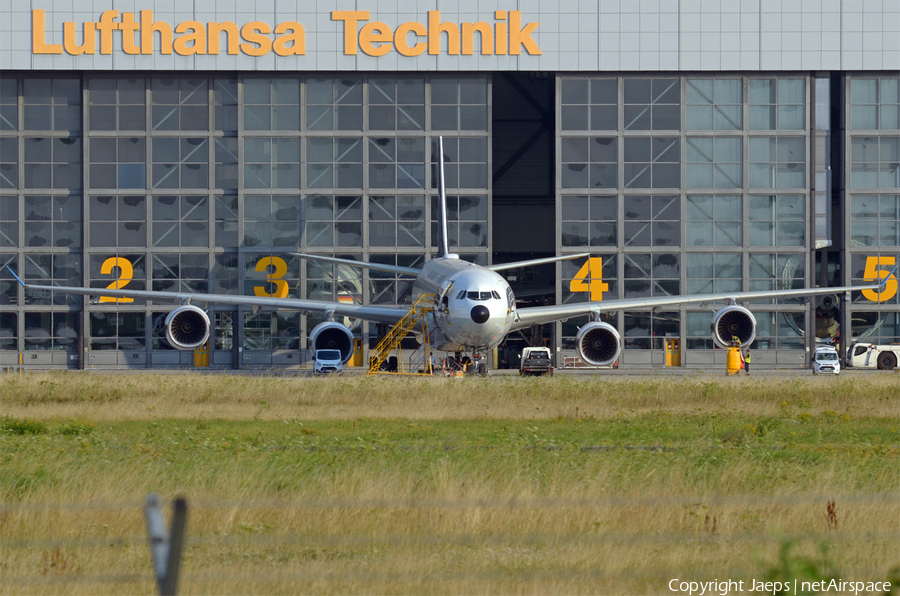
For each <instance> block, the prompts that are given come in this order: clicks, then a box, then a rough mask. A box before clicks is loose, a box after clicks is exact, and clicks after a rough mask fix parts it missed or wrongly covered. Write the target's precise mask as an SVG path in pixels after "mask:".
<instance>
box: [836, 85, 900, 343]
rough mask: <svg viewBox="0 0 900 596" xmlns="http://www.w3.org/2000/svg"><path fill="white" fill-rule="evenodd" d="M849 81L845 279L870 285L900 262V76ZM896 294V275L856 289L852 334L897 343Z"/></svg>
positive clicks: (899, 297) (899, 335)
mask: <svg viewBox="0 0 900 596" xmlns="http://www.w3.org/2000/svg"><path fill="white" fill-rule="evenodd" d="M847 85H848V87H849V90H848V93H847V94H846V95H847V105H846V106H845V109H846V111H847V113H848V114H849V119H848V126H847V130H846V133H845V142H846V144H847V155H846V157H845V159H846V161H845V163H844V168H845V171H846V172H847V173H848V176H849V183H848V184H847V186H848V190H847V197H846V202H845V205H846V217H845V219H844V221H843V224H844V233H845V235H846V238H847V239H848V242H847V252H848V254H847V259H846V263H847V267H846V268H845V269H844V281H845V283H852V284H862V283H872V282H873V281H880V280H881V279H883V278H885V277H887V276H888V275H889V272H890V271H891V270H892V269H894V267H896V266H897V264H898V263H900V124H898V111H900V105H898V104H900V95H898V93H900V91H898V89H900V78H898V77H896V76H882V77H874V76H871V75H865V76H864V75H859V76H850V77H848V81H847ZM898 294H900V292H898V284H897V277H896V274H895V275H894V276H891V277H890V278H889V279H888V280H887V283H886V284H885V286H884V288H883V290H882V291H881V292H877V291H874V290H868V291H861V292H854V293H853V295H852V296H851V304H850V313H849V319H850V331H851V334H852V336H853V337H854V338H856V339H860V340H861V341H867V342H870V343H891V342H900V327H898V323H900V318H898V312H900V306H898V305H900V295H898Z"/></svg>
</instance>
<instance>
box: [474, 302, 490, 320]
mask: <svg viewBox="0 0 900 596" xmlns="http://www.w3.org/2000/svg"><path fill="white" fill-rule="evenodd" d="M490 318H491V311H489V310H488V307H486V306H482V305H480V304H479V305H478V306H476V307H475V308H473V309H472V320H473V321H475V322H476V323H478V324H479V325H480V324H482V323H487V320H488V319H490Z"/></svg>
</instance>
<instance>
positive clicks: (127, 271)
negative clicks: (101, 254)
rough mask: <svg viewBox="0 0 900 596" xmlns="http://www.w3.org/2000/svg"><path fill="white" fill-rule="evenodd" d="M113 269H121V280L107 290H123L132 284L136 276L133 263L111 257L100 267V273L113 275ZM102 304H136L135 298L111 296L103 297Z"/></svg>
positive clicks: (101, 298)
mask: <svg viewBox="0 0 900 596" xmlns="http://www.w3.org/2000/svg"><path fill="white" fill-rule="evenodd" d="M113 267H118V268H119V278H118V279H117V280H116V281H114V282H112V283H111V284H109V285H108V286H106V289H107V290H121V289H122V288H124V287H125V286H127V285H128V284H129V283H130V282H131V278H132V277H133V276H134V267H133V266H132V264H131V261H129V260H128V259H126V258H124V257H109V258H108V259H106V260H105V261H103V264H102V265H101V266H100V273H102V274H103V275H109V274H110V273H112V270H113ZM100 302H134V298H111V297H109V296H101V297H100Z"/></svg>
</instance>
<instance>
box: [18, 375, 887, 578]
mask: <svg viewBox="0 0 900 596" xmlns="http://www.w3.org/2000/svg"><path fill="white" fill-rule="evenodd" d="M751 381H752V382H751ZM898 381H900V379H898V377H897V376H896V375H877V374H876V375H872V376H870V377H862V378H859V377H858V378H853V379H818V378H812V377H804V378H790V379H777V378H772V379H752V380H751V379H722V378H713V377H705V376H698V377H696V378H679V379H671V378H659V377H654V378H648V379H641V380H638V381H635V380H628V379H623V378H621V377H615V378H612V377H606V378H595V377H569V378H566V377H557V378H555V379H519V378H499V379H488V380H483V379H466V380H462V381H460V380H455V379H386V378H376V379H365V378H346V379H284V378H260V377H232V376H195V375H95V374H47V375H28V376H24V377H13V378H3V379H2V380H0V407H2V413H3V414H4V415H5V416H8V417H9V418H6V420H7V421H12V422H10V424H7V428H15V429H19V430H22V432H24V433H25V434H21V435H19V434H14V433H13V432H12V431H6V432H0V462H2V463H0V466H2V470H3V472H2V473H0V491H2V492H0V500H2V503H3V504H4V505H2V506H0V541H2V546H3V548H2V549H0V594H22V593H32V594H43V593H60V594H83V593H92V594H119V593H153V592H154V591H155V586H154V584H153V581H152V574H151V566H150V556H149V548H148V547H147V544H146V537H145V532H146V531H145V524H144V520H143V513H142V510H141V503H142V500H143V498H144V497H145V496H146V495H147V494H148V493H149V492H153V491H158V492H160V493H161V494H163V495H166V496H167V497H171V496H174V495H176V494H185V495H186V496H187V497H188V500H189V509H190V513H189V522H188V534H189V539H190V541H189V543H188V547H187V549H186V551H185V555H184V564H183V579H182V582H181V587H180V588H181V589H180V593H183V594H219V593H228V594H231V593H254V594H256V593H285V594H294V593H323V594H347V593H383V594H410V593H416V594H418V593H433V594H499V593H504V594H507V593H508V594H535V593H537V594H545V593H566V594H576V593H577V594H611V593H616V594H622V593H627V594H644V593H648V594H649V593H660V594H662V593H670V592H669V590H668V587H667V584H668V581H669V580H670V579H672V578H676V577H677V578H681V579H683V580H694V581H706V580H710V579H714V578H718V579H720V580H721V579H729V578H730V579H735V580H741V579H742V580H745V581H749V580H751V579H754V578H755V579H758V580H761V579H763V577H764V576H765V574H766V573H767V572H770V571H772V572H774V573H779V572H784V573H787V571H786V570H784V569H783V566H782V565H780V564H779V563H778V557H779V551H780V550H781V548H782V545H783V544H784V543H785V541H787V540H794V541H795V542H796V549H795V551H794V553H793V554H792V555H790V557H789V558H790V561H793V562H798V561H800V560H801V559H808V560H809V562H810V563H811V564H812V567H813V568H814V569H815V570H816V572H817V573H819V574H821V575H827V574H828V573H830V572H834V573H837V574H838V575H840V576H841V577H843V579H853V580H863V581H875V580H879V581H880V580H884V579H885V578H886V577H887V576H888V574H889V570H890V569H891V568H892V567H893V566H895V565H897V564H898V563H900V557H898V547H900V530H898V528H900V492H898V487H897V470H898V455H900V449H898V446H897V443H898V436H900V435H898V430H900V410H898V400H900V383H898ZM26 419H28V420H31V421H34V420H42V421H43V422H42V423H41V425H38V424H37V423H35V424H34V426H31V427H28V428H29V429H30V430H28V431H26V430H25V426H26V425H27V421H26ZM234 421H240V422H234ZM32 431H33V433H32ZM29 433H31V434H29ZM653 447H662V448H663V449H651V448H653ZM831 501H834V503H835V509H834V510H833V515H829V511H828V503H829V502H831ZM168 513H169V512H168V510H167V515H168ZM745 585H746V584H745Z"/></svg>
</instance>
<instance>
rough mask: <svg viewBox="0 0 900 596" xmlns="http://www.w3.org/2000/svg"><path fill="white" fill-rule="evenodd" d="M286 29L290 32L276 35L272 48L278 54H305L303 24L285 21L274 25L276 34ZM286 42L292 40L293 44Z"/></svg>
mask: <svg viewBox="0 0 900 596" xmlns="http://www.w3.org/2000/svg"><path fill="white" fill-rule="evenodd" d="M288 30H289V31H290V32H291V34H290V35H282V36H281V37H276V38H275V42H274V43H273V44H272V48H273V49H274V50H275V53H276V54H278V55H279V56H292V55H297V56H303V55H304V54H306V32H305V31H304V29H303V25H301V24H300V23H295V22H294V21H285V22H284V23H279V24H278V26H276V27H275V34H276V35H278V34H279V33H284V32H285V31H288ZM288 42H293V45H291V46H288V45H287V44H288Z"/></svg>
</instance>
